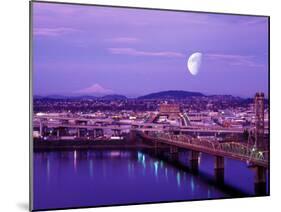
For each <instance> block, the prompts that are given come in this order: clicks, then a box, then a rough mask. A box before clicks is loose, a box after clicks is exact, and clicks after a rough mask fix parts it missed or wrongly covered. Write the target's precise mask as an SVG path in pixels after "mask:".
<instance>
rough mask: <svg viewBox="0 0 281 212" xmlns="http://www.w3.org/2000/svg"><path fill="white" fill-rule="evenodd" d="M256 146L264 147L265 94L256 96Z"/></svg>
mask: <svg viewBox="0 0 281 212" xmlns="http://www.w3.org/2000/svg"><path fill="white" fill-rule="evenodd" d="M254 101H255V102H254V103H255V146H256V147H257V148H260V147H262V146H263V139H264V93H256V96H255V100H254Z"/></svg>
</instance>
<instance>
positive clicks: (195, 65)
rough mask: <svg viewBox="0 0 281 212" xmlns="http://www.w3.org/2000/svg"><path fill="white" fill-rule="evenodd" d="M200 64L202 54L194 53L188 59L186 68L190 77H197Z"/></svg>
mask: <svg viewBox="0 0 281 212" xmlns="http://www.w3.org/2000/svg"><path fill="white" fill-rule="evenodd" d="M201 63H202V53H200V52H195V53H193V54H192V55H190V57H189V58H188V61H187V67H188V70H189V71H190V73H191V74H192V75H194V76H195V75H197V74H198V73H199V70H200V66H201Z"/></svg>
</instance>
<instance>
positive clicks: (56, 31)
mask: <svg viewBox="0 0 281 212" xmlns="http://www.w3.org/2000/svg"><path fill="white" fill-rule="evenodd" d="M76 31H77V30H76V29H73V28H67V27H58V28H34V30H33V34H34V35H37V36H51V37H56V36H60V35H62V34H68V33H73V32H76Z"/></svg>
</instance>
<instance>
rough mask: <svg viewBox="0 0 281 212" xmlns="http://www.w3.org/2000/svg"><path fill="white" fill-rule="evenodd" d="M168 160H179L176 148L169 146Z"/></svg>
mask: <svg viewBox="0 0 281 212" xmlns="http://www.w3.org/2000/svg"><path fill="white" fill-rule="evenodd" d="M169 158H170V159H171V160H172V161H176V160H178V158H179V151H178V148H177V147H175V146H170V153H169Z"/></svg>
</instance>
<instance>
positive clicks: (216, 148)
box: [131, 129, 269, 194]
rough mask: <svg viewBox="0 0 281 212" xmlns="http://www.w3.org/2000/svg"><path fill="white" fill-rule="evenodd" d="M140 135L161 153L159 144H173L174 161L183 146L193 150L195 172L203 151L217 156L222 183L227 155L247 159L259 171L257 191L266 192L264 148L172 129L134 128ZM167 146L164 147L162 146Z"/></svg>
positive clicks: (217, 171)
mask: <svg viewBox="0 0 281 212" xmlns="http://www.w3.org/2000/svg"><path fill="white" fill-rule="evenodd" d="M131 133H134V135H135V136H139V137H140V138H141V139H142V140H143V142H150V143H151V144H152V146H154V152H155V154H159V153H160V151H161V149H160V148H159V147H161V146H163V145H165V146H168V147H169V152H168V154H169V156H170V158H171V159H172V160H177V159H178V153H179V149H184V150H188V151H190V155H189V156H190V157H189V162H190V167H191V171H193V172H195V173H196V172H198V165H199V163H198V161H199V153H200V152H202V153H206V154H209V155H212V156H214V157H215V163H214V175H215V178H216V180H217V181H218V182H224V158H230V159H234V160H239V161H243V162H246V163H247V164H248V165H249V166H248V167H251V168H253V170H254V171H255V191H256V193H257V194H265V193H266V171H267V169H268V166H269V161H268V151H261V150H259V149H257V148H253V146H250V145H247V144H245V143H241V142H240V143H239V142H219V141H210V140H207V139H201V138H194V137H192V136H188V135H183V134H179V135H175V134H171V133H168V132H163V131H162V132H160V131H154V132H153V131H152V130H149V129H148V130H147V129H135V130H134V131H131ZM162 149H163V148H162Z"/></svg>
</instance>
